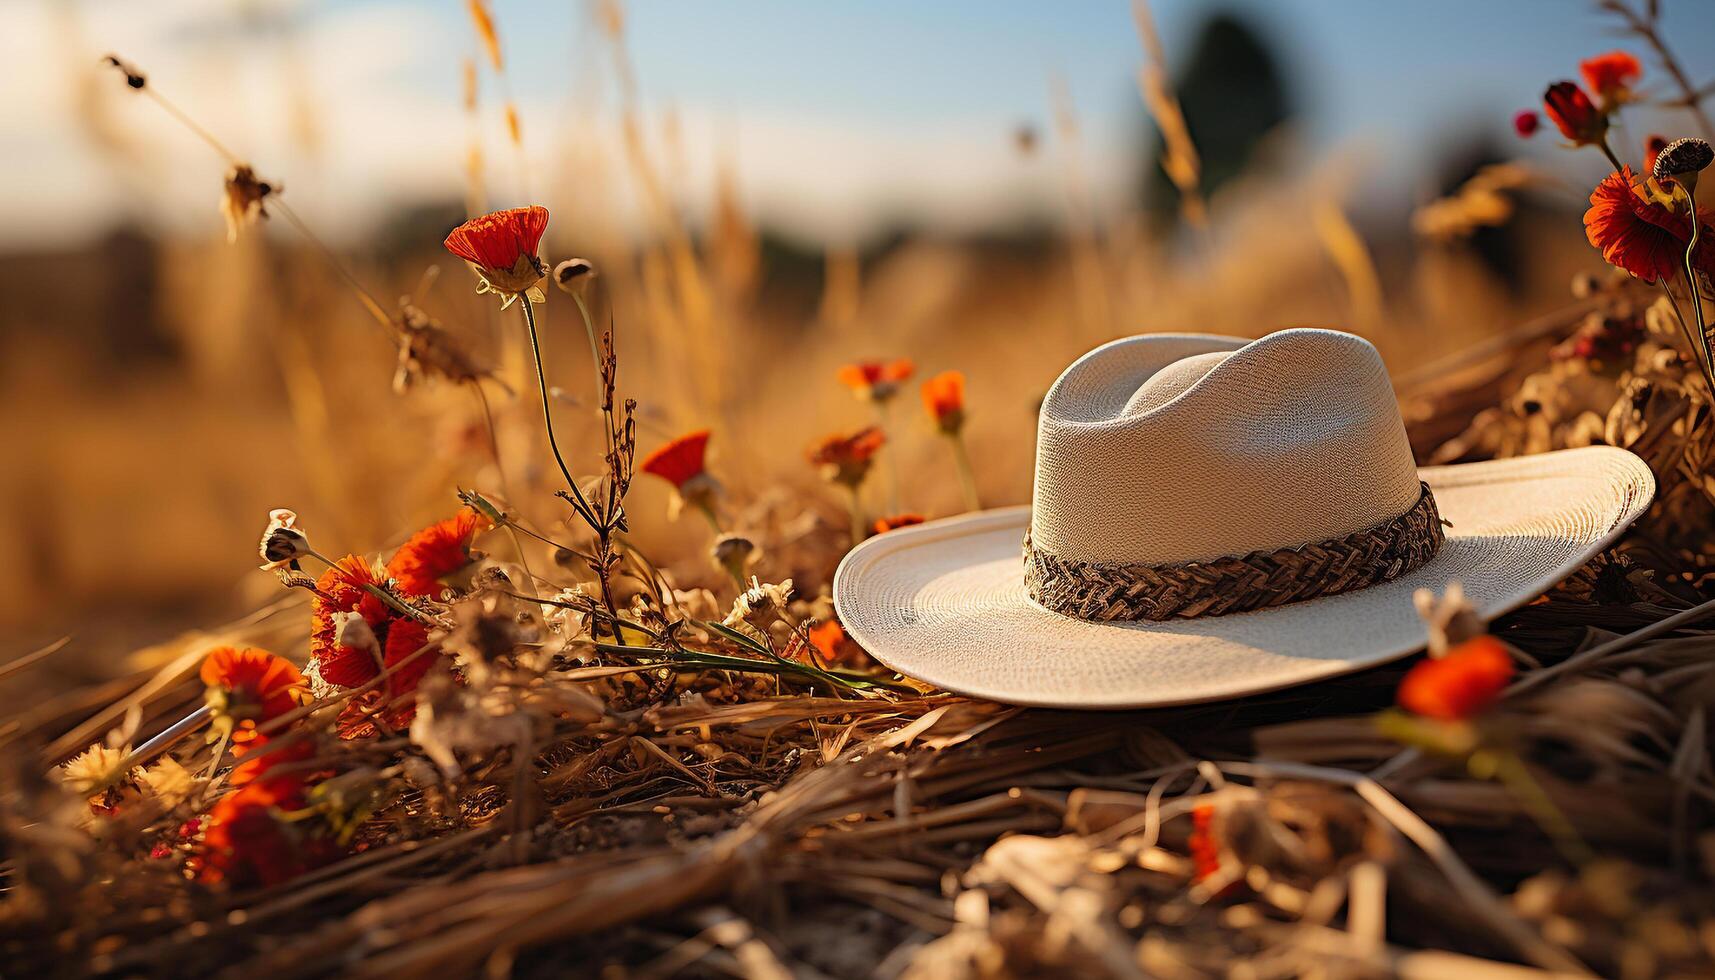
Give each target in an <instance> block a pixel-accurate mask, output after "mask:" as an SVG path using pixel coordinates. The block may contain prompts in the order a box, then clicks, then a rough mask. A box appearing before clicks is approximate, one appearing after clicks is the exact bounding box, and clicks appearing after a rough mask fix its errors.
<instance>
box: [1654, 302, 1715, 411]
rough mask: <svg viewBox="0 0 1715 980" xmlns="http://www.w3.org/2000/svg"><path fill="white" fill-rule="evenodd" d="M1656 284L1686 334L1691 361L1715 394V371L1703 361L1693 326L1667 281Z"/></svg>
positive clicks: (1700, 345) (1700, 347) (1700, 346)
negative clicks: (1681, 310)
mask: <svg viewBox="0 0 1715 980" xmlns="http://www.w3.org/2000/svg"><path fill="white" fill-rule="evenodd" d="M1655 284H1656V285H1657V286H1659V287H1661V294H1662V295H1663V296H1665V297H1667V305H1668V308H1669V309H1671V310H1673V318H1674V319H1675V320H1678V321H1679V329H1680V330H1681V331H1683V332H1684V334H1685V344H1686V346H1687V347H1689V348H1691V359H1692V361H1694V362H1696V364H1697V368H1698V373H1699V374H1700V375H1701V376H1702V378H1703V382H1704V384H1707V385H1709V390H1710V392H1711V393H1715V370H1712V369H1711V367H1710V365H1709V364H1708V363H1707V362H1706V361H1704V360H1703V351H1702V347H1703V345H1702V344H1699V343H1698V342H1697V338H1696V337H1694V336H1692V334H1691V324H1690V323H1687V322H1686V320H1685V314H1684V313H1682V312H1680V310H1679V300H1677V299H1674V297H1673V288H1672V287H1671V286H1670V285H1669V284H1668V281H1667V280H1666V279H1657V280H1656V281H1655Z"/></svg>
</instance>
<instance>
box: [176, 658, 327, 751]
mask: <svg viewBox="0 0 1715 980" xmlns="http://www.w3.org/2000/svg"><path fill="white" fill-rule="evenodd" d="M202 682H203V683H204V684H206V685H208V702H209V704H210V706H212V707H213V708H214V710H215V711H216V712H217V713H219V714H223V715H225V716H227V717H228V718H231V719H232V720H233V721H234V722H236V723H237V727H235V728H234V729H233V733H232V739H233V741H234V742H246V741H249V740H251V739H252V738H255V737H256V726H257V725H259V724H261V723H263V722H267V721H272V720H273V719H275V718H278V717H280V716H281V715H284V714H286V713H287V712H289V711H291V710H292V709H294V708H296V707H298V706H299V705H300V704H302V703H303V701H304V698H305V697H306V696H307V689H306V687H305V685H304V675H303V674H300V673H298V668H296V667H294V666H292V664H291V663H290V662H289V661H287V660H286V659H285V658H283V657H277V656H275V655H274V654H272V653H269V652H268V651H266V650H258V649H255V648H254V647H248V648H245V649H243V650H239V649H236V648H234V647H221V648H220V649H218V650H215V651H213V652H211V653H210V654H209V655H208V658H207V659H205V660H204V661H203V662H202Z"/></svg>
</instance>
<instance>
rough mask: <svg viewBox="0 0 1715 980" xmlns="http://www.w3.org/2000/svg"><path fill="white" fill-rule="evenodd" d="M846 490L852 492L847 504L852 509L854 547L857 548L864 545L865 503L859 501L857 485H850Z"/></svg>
mask: <svg viewBox="0 0 1715 980" xmlns="http://www.w3.org/2000/svg"><path fill="white" fill-rule="evenodd" d="M846 489H847V490H848V491H850V493H849V495H848V497H847V501H846V502H847V503H848V504H849V505H850V508H851V519H852V547H854V548H856V547H857V546H858V545H860V544H862V543H863V502H862V501H861V500H860V499H858V488H857V485H856V484H852V485H849V486H847V487H846Z"/></svg>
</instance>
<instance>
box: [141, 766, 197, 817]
mask: <svg viewBox="0 0 1715 980" xmlns="http://www.w3.org/2000/svg"><path fill="white" fill-rule="evenodd" d="M137 776H138V779H139V780H140V781H141V782H142V784H143V791H144V792H146V793H148V794H149V795H150V796H151V797H154V798H155V799H156V800H158V801H160V803H161V805H162V806H164V807H166V808H168V809H171V808H173V807H176V806H178V805H179V804H180V803H183V802H184V801H186V800H188V799H190V795H191V793H192V792H193V791H195V790H196V787H197V777H196V776H195V775H194V774H193V773H192V772H191V771H190V770H189V769H186V768H185V767H184V766H182V765H180V764H179V760H177V759H175V758H173V757H172V756H170V755H164V756H162V757H161V759H160V761H159V762H156V763H155V764H154V765H152V766H150V767H149V768H147V769H144V770H142V771H141V772H139V773H138V774H137Z"/></svg>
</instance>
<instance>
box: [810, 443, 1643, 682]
mask: <svg viewBox="0 0 1715 980" xmlns="http://www.w3.org/2000/svg"><path fill="white" fill-rule="evenodd" d="M1421 473H1422V476H1423V480H1424V482H1426V483H1428V484H1429V486H1430V487H1431V489H1433V490H1434V492H1435V499H1436V503H1437V506H1438V507H1439V508H1440V511H1441V515H1442V517H1443V518H1444V519H1445V520H1447V521H1448V522H1449V523H1450V524H1451V526H1450V527H1448V528H1447V529H1446V543H1445V544H1444V545H1443V546H1442V548H1441V550H1440V551H1439V552H1438V553H1437V554H1436V556H1435V557H1434V558H1433V559H1431V560H1430V561H1429V562H1427V563H1426V564H1424V565H1423V566H1422V567H1420V568H1418V569H1417V570H1415V571H1413V572H1411V573H1409V574H1406V575H1403V576H1401V577H1400V578H1398V579H1395V580H1394V581H1392V582H1387V583H1383V584H1381V585H1375V586H1371V587H1369V588H1367V589H1362V590H1359V591H1356V592H1348V593H1344V594H1341V595H1335V596H1328V597H1325V598H1320V599H1312V600H1308V601H1305V602H1298V603H1293V604H1291V605H1287V606H1279V607H1276V608H1273V609H1264V610H1258V611H1256V612H1249V613H1239V614H1234V615H1226V616H1212V617H1204V618H1197V619H1176V620H1171V621H1168V622H1136V623H1131V622H1125V623H1112V622H1091V621H1086V620H1080V619H1075V618H1072V617H1068V616H1064V615H1061V614H1059V613H1054V612H1050V611H1049V610H1047V609H1045V608H1043V607H1042V606H1040V605H1038V604H1037V603H1035V602H1034V601H1032V600H1031V598H1030V596H1029V595H1028V594H1027V593H1026V591H1025V586H1024V574H1023V562H1022V558H1021V546H1022V542H1023V538H1024V533H1025V530H1026V529H1027V527H1028V525H1029V523H1030V509H1029V508H1028V507H1011V508H1005V509H1001V510H991V511H984V512H981V513H977V514H970V515H966V516H962V517H953V518H947V519H945V520H939V521H932V522H929V523H926V524H921V525H917V526H914V527H907V528H901V529H899V530H895V531H889V532H887V533H886V534H881V535H878V536H876V537H874V538H871V539H870V540H868V541H865V542H864V543H863V544H861V545H859V546H858V547H857V548H854V549H853V550H852V551H851V553H850V554H848V555H847V556H846V558H845V560H844V561H842V562H841V563H840V567H839V570H838V571H837V572H836V573H835V575H834V605H835V608H836V610H837V611H838V613H839V617H840V622H841V623H842V624H843V625H844V626H845V628H846V631H847V632H848V633H849V634H850V635H851V636H852V638H853V639H855V640H857V642H858V643H859V644H861V645H862V646H863V648H864V649H865V650H867V651H869V653H870V654H871V655H873V656H874V657H875V658H876V659H878V660H880V661H881V662H882V663H884V664H886V665H887V666H888V667H891V668H893V669H894V670H897V671H899V672H900V673H902V674H905V675H907V676H909V677H913V678H916V679H917V680H920V681H924V682H926V683H929V684H933V685H935V686H937V687H941V688H944V689H946V690H949V691H954V692H957V693H960V694H966V695H971V696H974V697H980V698H986V699H989V700H994V701H1002V702H1006V703H1010V704H1021V705H1037V706H1044V707H1056V708H1089V709H1103V708H1138V707H1157V706H1168V705H1177V704H1192V703H1196V702H1201V701H1215V700H1222V699H1226V698H1235V697H1241V696H1244V695H1249V694H1259V693H1262V692H1266V691H1272V690H1276V689H1279V688H1283V687H1291V686H1293V685H1297V684H1305V683H1308V682H1311V681H1316V680H1321V679H1324V678H1328V677H1333V676H1336V675H1339V674H1345V673H1349V672H1351V671H1355V670H1361V669H1363V668H1366V667H1371V666H1374V665H1377V664H1381V663H1386V662H1387V661H1390V660H1395V659H1398V658H1399V657H1402V656H1405V655H1407V654H1410V653H1412V652H1414V651H1417V650H1420V649H1422V648H1423V645H1424V641H1425V631H1424V624H1423V621H1422V620H1421V619H1419V617H1418V615H1417V612H1416V610H1415V607H1414V606H1413V603H1412V598H1411V597H1412V593H1413V592H1414V591H1415V590H1417V589H1424V588H1427V589H1433V590H1435V591H1436V592H1441V591H1443V590H1445V589H1446V587H1447V585H1448V584H1449V583H1451V582H1459V583H1461V584H1462V585H1463V587H1464V590H1465V595H1466V597H1467V598H1468V599H1469V600H1470V602H1471V604H1472V605H1473V606H1474V607H1475V608H1476V610H1477V612H1478V614H1479V615H1481V616H1482V617H1483V618H1484V619H1485V620H1486V619H1489V618H1492V617H1494V616H1498V615H1500V614H1501V613H1504V612H1507V611H1509V610H1511V609H1514V608H1517V607H1518V606H1521V605H1523V604H1524V603H1526V602H1528V601H1530V600H1531V599H1532V598H1534V597H1535V596H1537V595H1540V594H1541V593H1542V592H1543V591H1545V590H1546V589H1548V588H1549V587H1550V586H1552V585H1554V584H1555V583H1556V582H1558V581H1560V580H1561V579H1562V578H1564V577H1566V575H1568V574H1569V573H1571V572H1572V571H1573V570H1575V569H1577V568H1578V566H1580V565H1582V564H1583V563H1584V562H1586V561H1588V560H1589V559H1590V558H1591V557H1593V556H1594V555H1595V554H1596V553H1597V552H1599V551H1601V550H1602V549H1603V548H1604V547H1606V546H1607V545H1608V544H1609V543H1610V542H1611V541H1613V540H1614V538H1616V537H1617V536H1619V534H1620V533H1621V532H1622V531H1624V530H1625V528H1626V526H1627V525H1629V524H1630V523H1631V522H1632V521H1633V520H1635V519H1637V517H1638V515H1639V514H1641V513H1642V512H1643V510H1644V508H1645V507H1647V506H1648V505H1649V502H1650V499H1651V497H1652V496H1653V495H1654V493H1655V477H1654V475H1653V474H1651V473H1650V470H1649V467H1648V466H1647V465H1645V463H1644V462H1643V460H1641V459H1639V458H1638V457H1637V456H1635V455H1633V454H1632V453H1629V452H1626V451H1625V450H1622V449H1615V448H1611V447H1606V446H1593V447H1588V448H1583V449H1568V450H1562V451H1559V452H1553V453H1545V454H1542V455H1539V456H1526V457H1519V458H1515V459H1503V460H1494V461H1491V462H1483V463H1468V464H1463V465H1458V466H1431V467H1425V468H1423V469H1422V470H1421Z"/></svg>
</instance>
